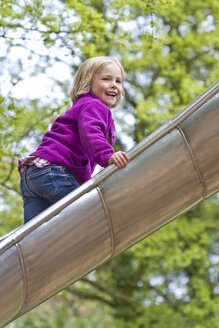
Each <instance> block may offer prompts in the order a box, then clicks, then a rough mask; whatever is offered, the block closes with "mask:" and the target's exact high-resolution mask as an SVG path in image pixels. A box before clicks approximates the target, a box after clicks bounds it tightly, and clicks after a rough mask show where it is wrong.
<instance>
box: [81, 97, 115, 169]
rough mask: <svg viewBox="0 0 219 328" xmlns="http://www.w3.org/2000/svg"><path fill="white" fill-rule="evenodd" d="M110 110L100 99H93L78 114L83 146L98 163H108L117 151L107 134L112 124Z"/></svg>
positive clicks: (105, 164) (104, 165) (102, 164)
mask: <svg viewBox="0 0 219 328" xmlns="http://www.w3.org/2000/svg"><path fill="white" fill-rule="evenodd" d="M109 111H110V110H109V109H108V108H107V107H106V106H104V105H103V104H101V103H100V102H98V101H91V102H90V103H88V104H86V105H84V106H83V108H81V110H80V112H79V115H78V129H79V135H80V140H81V144H82V147H83V148H84V150H85V152H86V153H87V154H88V155H89V156H90V157H92V158H93V159H94V160H95V162H96V163H97V164H99V165H100V166H102V167H106V166H107V165H108V161H109V158H110V157H111V156H112V154H113V153H114V152H115V151H114V149H113V148H112V146H111V145H110V144H109V143H108V141H107V138H106V135H107V132H108V131H107V130H108V129H109V128H108V126H109V124H110V121H111V120H112V119H111V113H110V112H109Z"/></svg>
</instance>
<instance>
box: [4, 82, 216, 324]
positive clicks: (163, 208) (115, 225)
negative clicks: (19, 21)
mask: <svg viewBox="0 0 219 328" xmlns="http://www.w3.org/2000/svg"><path fill="white" fill-rule="evenodd" d="M218 89H219V84H218V83H215V84H214V85H213V86H212V87H210V88H209V89H208V90H207V91H206V92H205V93H204V94H202V95H201V96H200V97H198V98H197V99H196V100H195V101H194V102H193V103H191V104H190V105H189V106H187V107H186V108H185V109H184V110H183V111H182V112H181V113H179V114H178V115H176V117H174V118H173V119H172V120H170V121H169V122H167V123H166V124H164V125H163V126H162V127H161V128H160V129H158V130H157V131H155V132H154V133H152V134H151V135H150V136H149V137H148V138H146V139H145V140H144V141H142V142H141V143H140V144H138V145H137V146H136V147H134V148H133V149H132V150H131V151H130V152H129V155H130V157H131V162H130V163H129V165H128V166H127V167H126V168H125V169H122V170H119V169H117V168H116V167H114V166H110V167H108V168H107V169H105V170H103V171H102V172H100V173H99V174H98V175H96V176H95V177H93V178H92V179H91V180H90V181H88V182H87V183H85V184H84V185H82V186H81V187H80V188H79V189H77V190H76V191H74V192H73V193H71V194H69V195H68V196H66V197H65V198H63V199H62V200H61V201H59V202H58V203H56V204H55V205H54V206H52V207H51V208H50V209H48V210H46V211H45V212H43V213H42V214H40V215H39V216H37V217H36V218H34V219H33V220H31V221H30V222H28V223H27V224H26V225H24V226H22V227H19V228H18V229H16V230H15V231H14V232H12V233H10V234H8V235H7V236H5V237H3V238H1V239H0V327H3V326H4V325H6V324H7V323H9V322H10V321H12V320H14V319H15V318H17V317H19V316H21V315H22V314H24V313H25V312H27V311H29V310H30V309H32V308H33V307H35V306H37V305H38V304H40V303H41V302H43V301H44V300H46V299H48V298H49V297H51V296H52V295H54V294H56V293H57V292H58V291H60V290H62V289H63V288H65V287H66V286H68V285H69V284H71V283H72V282H74V281H76V280H78V279H79V278H80V277H82V276H84V275H85V274H87V273H88V272H90V271H92V270H93V269H95V268H96V267H97V266H99V265H101V264H102V263H104V262H105V261H108V260H109V259H111V258H112V257H113V256H116V255H117V254H119V253H121V252H122V251H123V250H125V249H127V248H128V247H130V246H132V245H133V244H135V243H136V242H138V241H140V240H141V239H143V238H145V237H146V236H147V235H149V234H151V233H152V232H153V231H155V230H157V229H159V228H160V227H162V226H163V225H165V224H167V223H168V222H170V221H172V220H173V219H175V218H176V217H177V216H179V215H181V214H182V213H184V212H186V211H188V210H189V209H191V208H192V207H193V206H195V205H196V204H198V203H199V202H201V201H202V200H204V199H205V198H207V197H209V196H210V195H212V194H214V193H216V192H217V191H218V190H219V147H218V144H219V125H218V122H219V100H218Z"/></svg>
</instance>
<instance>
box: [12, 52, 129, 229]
mask: <svg viewBox="0 0 219 328" xmlns="http://www.w3.org/2000/svg"><path fill="white" fill-rule="evenodd" d="M124 77H125V73H124V70H123V68H122V66H121V64H120V63H119V62H118V61H117V60H116V59H113V58H110V57H94V58H90V59H88V60H86V61H85V62H84V63H83V64H82V65H81V66H80V67H79V69H78V71H77V73H76V76H75V81H74V85H73V88H72V90H71V93H70V95H71V99H72V102H73V106H72V107H71V109H69V110H67V111H66V113H65V114H64V115H62V116H59V117H58V118H57V119H56V120H55V122H54V123H53V125H52V127H51V130H50V131H48V132H47V133H46V134H45V135H44V137H43V139H42V143H41V144H40V146H39V147H38V148H37V150H36V151H35V152H33V153H32V154H30V155H29V156H28V157H26V158H22V159H20V160H19V163H18V170H19V172H20V174H21V183H20V190H21V195H22V197H23V203H24V222H25V223H26V222H27V221H29V220H30V219H32V218H33V217H34V216H36V215H37V214H39V213H41V212H42V211H44V210H45V209H47V208H48V207H49V206H50V205H52V204H54V203H55V202H57V201H58V200H59V199H61V198H62V197H64V196H65V195H67V194H68V193H69V192H71V191H73V190H74V189H76V188H77V187H78V186H79V185H81V184H82V183H84V182H85V181H87V180H89V179H90V178H91V174H92V172H93V171H94V168H95V166H96V164H99V165H100V166H102V167H106V166H107V165H109V164H115V165H117V166H118V167H119V168H123V167H125V166H126V165H127V163H128V160H129V159H128V155H127V154H126V153H125V152H123V151H118V152H115V151H114V149H113V148H112V145H113V144H114V143H115V127H114V122H113V119H112V116H111V111H110V109H112V108H114V107H116V106H117V104H118V103H119V102H120V100H121V98H122V83H123V81H124ZM107 138H108V139H109V143H108V141H107Z"/></svg>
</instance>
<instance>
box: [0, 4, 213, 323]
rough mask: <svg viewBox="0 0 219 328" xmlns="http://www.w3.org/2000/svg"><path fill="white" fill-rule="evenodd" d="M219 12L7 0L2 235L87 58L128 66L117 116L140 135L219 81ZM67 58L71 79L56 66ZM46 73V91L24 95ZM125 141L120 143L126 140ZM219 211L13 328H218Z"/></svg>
mask: <svg viewBox="0 0 219 328" xmlns="http://www.w3.org/2000/svg"><path fill="white" fill-rule="evenodd" d="M218 16H219V3H218V2H217V1H213V0H197V1H188V0H184V1H179V0H176V1H173V0H136V1H131V0H109V1H103V0H96V1H95V0H82V1H78V0H55V1H48V0H47V1H45V0H26V1H22V0H2V1H1V4H0V42H1V56H0V62H1V65H0V74H1V77H2V79H1V82H0V114H1V121H0V197H1V198H0V208H1V213H0V235H2V234H5V233H7V232H8V231H10V230H12V229H14V228H15V227H17V226H18V225H20V224H22V222H23V212H22V201H21V198H20V197H19V174H18V172H17V169H16V160H17V158H19V157H20V156H23V155H25V154H28V153H29V152H30V151H32V150H33V149H35V147H36V145H37V144H39V142H40V140H41V138H42V135H43V134H44V133H45V131H46V130H47V129H48V128H49V126H50V125H51V123H52V122H53V120H54V119H55V117H56V116H57V115H59V114H62V113H63V112H64V111H65V110H67V109H68V108H69V107H70V101H69V97H68V96H67V94H68V89H69V86H70V85H71V83H72V81H71V79H73V76H74V73H75V71H76V69H77V67H78V66H79V64H80V63H81V62H82V61H83V60H84V59H86V58H89V57H92V56H96V55H111V56H114V57H116V58H118V59H119V60H120V61H121V62H122V64H123V66H124V68H125V71H126V75H127V76H126V81H125V83H124V89H125V99H124V101H123V104H122V105H121V106H120V107H119V110H118V109H117V110H116V111H115V118H116V122H117V125H118V127H119V128H120V130H122V131H123V133H126V134H128V135H129V136H131V137H132V138H133V140H134V142H135V143H137V142H139V141H141V140H142V139H143V138H145V137H146V136H147V135H149V134H150V133H151V132H152V131H154V130H155V129H157V128H158V127H159V126H160V125H161V124H163V123H165V122H166V121H167V120H168V119H170V118H172V117H173V116H174V115H175V114H176V113H178V112H179V111H180V110H181V109H183V108H184V107H185V106H187V105H188V104H189V103H190V102H191V101H193V100H194V99H195V98H196V97H197V96H198V95H199V94H200V93H202V92H203V91H204V90H205V89H206V88H207V87H209V86H210V85H211V84H213V83H214V82H215V81H216V80H217V78H218V73H219V66H218V45H219V37H218V35H219V33H218V18H219V17H218ZM21 50H22V51H21ZM57 64H60V65H62V66H60V67H68V70H69V77H68V76H67V77H66V78H65V76H64V74H62V70H61V71H60V78H58V77H54V76H53V75H52V74H51V71H53V70H54V67H55V65H57ZM42 75H46V76H47V77H49V78H50V81H51V92H48V96H47V97H44V98H43V97H39V98H36V99H35V98H34V99H33V98H32V97H24V96H23V95H22V93H21V94H20V95H19V96H17V95H16V96H15V94H16V93H15V92H14V90H15V89H16V88H17V87H18V86H20V85H22V83H23V82H24V81H25V80H26V79H27V78H28V77H32V78H34V79H38V78H39V77H40V76H42ZM6 86H8V87H7V88H6ZM5 90H7V91H5ZM23 91H25V90H23ZM130 116H132V117H133V121H134V125H133V124H131V125H129V123H128V121H127V117H130ZM119 137H120V138H119V139H118V143H117V145H116V147H117V148H116V149H118V148H121V146H124V147H125V145H123V142H122V138H121V136H119ZM218 216H219V211H218V198H217V196H213V197H211V198H210V199H208V200H207V201H205V202H204V203H202V204H201V205H199V206H197V207H196V208H194V209H193V210H192V211H190V212H189V213H187V214H185V215H183V216H182V217H181V218H180V219H177V220H176V221H174V222H172V223H171V224H168V226H166V227H164V228H162V229H161V230H160V231H157V232H156V233H154V234H152V235H151V236H150V237H148V238H146V239H145V240H143V241H142V242H140V243H138V244H137V245H135V246H134V247H132V248H131V249H129V250H127V251H126V252H124V253H123V254H121V255H119V256H118V257H117V258H115V259H113V260H112V261H110V262H109V263H107V264H105V265H104V266H102V267H101V268H98V269H97V270H96V271H95V272H93V273H91V274H90V275H88V276H87V277H85V278H83V279H81V280H80V281H79V282H77V283H75V284H74V285H72V286H69V287H68V288H66V289H65V290H64V291H62V292H61V293H59V294H58V295H57V296H56V297H53V298H52V299H51V300H49V301H47V302H45V303H43V304H41V305H40V306H39V307H37V308H36V309H33V310H32V311H31V312H30V313H28V314H26V315H25V316H23V317H21V318H19V319H18V320H16V321H15V322H14V323H11V324H10V325H9V327H11V328H12V327H15V328H16V327H17V328H18V327H31V328H32V327H36V328H49V327H53V328H55V327H59V328H60V327H63V328H68V327H75V328H90V327H91V328H92V327H95V328H99V327H100V328H102V327H103V328H116V327H119V328H144V327H146V328H147V327H150V328H165V327H168V328H175V327H176V325H177V327H178V328H185V327H187V328H189V327H191V328H216V327H217V325H218V321H219V317H218V309H219V300H218V285H217V282H218V234H217V231H218V222H219V221H218Z"/></svg>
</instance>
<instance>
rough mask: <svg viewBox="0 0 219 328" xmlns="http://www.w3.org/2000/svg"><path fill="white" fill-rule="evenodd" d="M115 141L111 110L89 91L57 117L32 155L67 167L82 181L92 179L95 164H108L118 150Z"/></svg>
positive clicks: (80, 182)
mask: <svg viewBox="0 0 219 328" xmlns="http://www.w3.org/2000/svg"><path fill="white" fill-rule="evenodd" d="M107 137H109V141H110V144H109V143H108V141H107ZM115 140H116V137H115V126H114V122H113V119H112V116H111V111H110V109H109V108H108V107H107V106H106V105H105V104H104V102H103V101H102V100H100V99H99V98H98V97H97V96H96V95H95V94H94V93H92V92H91V91H90V92H88V93H87V94H86V95H85V96H82V97H81V98H79V99H77V100H76V101H75V102H74V104H73V106H72V108H70V109H69V110H67V111H66V112H65V114H64V115H62V116H59V117H57V119H56V120H55V121H54V123H53V125H52V127H51V130H50V131H48V132H47V133H46V134H45V135H44V136H43V140H42V143H41V144H40V146H39V147H38V148H37V150H36V151H35V152H34V153H32V154H30V155H31V156H39V157H41V158H45V159H47V160H49V161H50V162H52V163H55V164H57V165H64V166H66V167H67V168H68V169H69V171H71V172H72V174H73V175H74V176H75V178H76V180H77V181H78V183H79V184H82V183H83V182H85V181H87V180H89V179H90V178H91V174H92V172H93V171H94V168H95V166H96V164H99V165H100V166H102V167H106V166H107V165H108V161H109V158H110V157H111V156H112V154H113V153H114V152H115V151H114V149H113V148H112V146H111V145H113V144H114V143H115Z"/></svg>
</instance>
